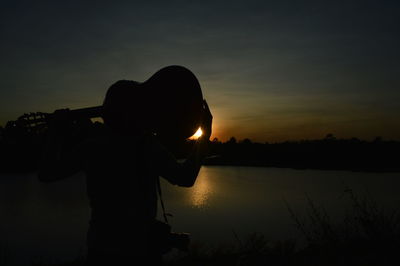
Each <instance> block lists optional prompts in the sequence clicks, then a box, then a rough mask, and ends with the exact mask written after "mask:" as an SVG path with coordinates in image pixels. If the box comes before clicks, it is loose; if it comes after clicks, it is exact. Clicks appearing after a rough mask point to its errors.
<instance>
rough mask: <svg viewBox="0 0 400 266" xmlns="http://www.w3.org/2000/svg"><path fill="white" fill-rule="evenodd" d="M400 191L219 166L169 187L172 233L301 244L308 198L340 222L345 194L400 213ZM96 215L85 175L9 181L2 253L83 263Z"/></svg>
mask: <svg viewBox="0 0 400 266" xmlns="http://www.w3.org/2000/svg"><path fill="white" fill-rule="evenodd" d="M399 185H400V173H385V174H378V173H357V172H345V171H317V170H293V169H279V168H262V167H220V166H206V167H202V169H201V171H200V174H199V177H198V179H197V181H196V184H195V185H194V187H192V188H181V187H176V186H172V185H169V184H168V183H166V182H162V187H163V197H164V203H165V205H166V209H167V211H168V212H170V213H172V214H173V217H172V218H170V222H171V224H172V227H173V230H174V231H176V232H189V233H191V238H192V241H194V242H202V243H205V244H207V245H211V246H213V245H218V244H219V243H226V242H228V243H229V242H231V243H233V242H234V241H237V240H236V238H235V234H236V235H237V236H238V237H239V238H240V239H245V238H246V237H247V236H248V235H249V234H251V233H254V232H260V233H263V234H264V235H265V236H266V237H267V238H269V239H271V240H280V239H281V240H284V239H288V238H298V237H300V234H299V232H297V231H296V229H295V228H294V226H293V220H292V219H291V216H290V213H289V211H288V208H287V204H289V205H290V207H291V208H292V209H293V210H294V211H295V212H297V213H299V214H300V215H301V214H304V213H305V210H306V207H307V197H309V198H311V199H312V200H313V201H314V202H315V203H316V204H317V205H322V206H324V207H325V208H326V210H327V211H328V213H329V214H330V215H331V217H332V219H333V220H335V219H340V218H341V217H343V213H344V212H345V210H346V209H348V208H349V207H350V201H349V199H348V197H346V196H345V195H344V193H343V192H344V190H345V189H346V188H351V189H353V190H354V191H355V192H356V193H358V194H360V195H364V194H365V193H368V194H369V195H370V196H371V197H372V198H374V199H375V200H376V201H377V202H378V204H380V205H382V206H385V208H387V209H394V208H396V207H397V206H400V193H399V190H400V188H399ZM159 209H161V208H159ZM89 214H90V209H89V206H88V200H87V198H86V188H85V180H84V176H83V175H76V176H74V177H71V178H69V179H65V180H63V181H59V182H56V183H51V184H45V183H40V182H39V181H38V180H37V179H36V176H35V175H34V174H26V175H11V174H2V175H0V254H1V253H2V252H4V251H5V252H6V254H8V256H10V259H11V260H12V261H13V262H14V263H17V262H18V263H22V262H24V263H28V262H30V261H31V260H32V259H34V260H38V259H39V258H43V259H44V260H46V261H48V260H54V261H57V260H61V261H63V260H66V259H73V258H76V257H77V256H78V254H80V253H81V254H84V252H85V238H86V230H87V225H88V220H89ZM0 256H1V255H0ZM0 260H1V257H0ZM11 265H12V264H11Z"/></svg>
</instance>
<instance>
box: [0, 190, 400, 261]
mask: <svg viewBox="0 0 400 266" xmlns="http://www.w3.org/2000/svg"><path fill="white" fill-rule="evenodd" d="M345 195H346V196H347V198H348V199H349V208H348V210H347V212H346V214H345V216H344V217H343V219H342V220H341V221H339V222H335V223H334V222H332V220H331V218H330V216H329V214H328V212H327V211H326V210H325V208H324V207H323V206H319V205H317V204H316V203H315V202H314V201H313V200H312V199H311V198H309V197H307V198H306V200H307V209H306V210H305V212H302V214H301V215H300V214H298V213H296V212H295V211H294V210H293V209H292V208H291V207H290V205H289V204H288V203H287V208H288V211H289V213H290V215H291V217H292V220H293V222H294V225H295V227H296V228H297V229H298V231H299V232H301V233H302V235H303V236H304V239H305V240H306V245H305V246H304V247H301V248H299V247H298V246H297V245H296V241H295V240H285V241H275V242H272V241H269V240H268V239H267V238H266V237H265V236H264V235H263V234H259V233H254V234H252V235H250V236H248V237H247V238H245V239H239V238H238V237H237V235H236V234H235V233H234V235H235V237H236V241H234V242H233V243H231V244H230V245H220V246H218V247H216V248H209V247H208V246H207V245H205V244H204V243H203V244H201V243H193V244H192V245H191V247H190V249H189V252H188V253H179V252H177V253H176V254H175V255H174V256H173V257H172V258H170V259H169V260H167V261H166V263H165V265H167V266H182V265H193V266H214V265H221V266H224V265H229V266H253V265H254V266H255V265H279V266H280V265H282V266H283V265H307V266H312V265H327V266H328V265H352V266H356V265H362V266H367V265H400V258H399V255H398V252H399V251H400V215H399V213H398V212H397V211H389V210H386V209H384V208H383V207H381V206H379V205H378V204H377V203H376V201H374V200H373V199H372V197H370V196H363V197H360V196H358V195H356V194H355V193H354V192H353V191H352V190H351V189H347V190H345ZM8 259H9V258H8V256H7V250H6V249H0V265H7V262H8ZM32 265H33V266H80V265H85V259H84V257H83V256H79V257H78V258H76V259H75V260H73V261H69V262H62V263H54V262H53V263H49V262H44V261H43V260H42V261H36V262H33V263H32Z"/></svg>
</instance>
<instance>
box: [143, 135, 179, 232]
mask: <svg viewBox="0 0 400 266" xmlns="http://www.w3.org/2000/svg"><path fill="white" fill-rule="evenodd" d="M145 142H146V137H145V138H143V140H142V145H141V146H142V147H141V149H142V151H143V154H145V152H144V143H145ZM145 165H146V171H147V174H148V177H150V172H151V171H150V169H151V168H150V166H149V162H148V161H146V159H145ZM156 187H157V192H158V198H159V199H160V203H161V208H162V212H163V217H164V220H165V223H167V224H168V225H169V221H168V216H171V217H172V214H170V213H167V212H166V211H165V205H164V200H163V198H162V192H161V182H160V177H159V176H157V177H156Z"/></svg>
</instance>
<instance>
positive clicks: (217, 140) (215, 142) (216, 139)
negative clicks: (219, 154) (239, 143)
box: [212, 138, 221, 144]
mask: <svg viewBox="0 0 400 266" xmlns="http://www.w3.org/2000/svg"><path fill="white" fill-rule="evenodd" d="M212 143H213V144H220V143H221V141H219V139H218V138H214V139H213V140H212Z"/></svg>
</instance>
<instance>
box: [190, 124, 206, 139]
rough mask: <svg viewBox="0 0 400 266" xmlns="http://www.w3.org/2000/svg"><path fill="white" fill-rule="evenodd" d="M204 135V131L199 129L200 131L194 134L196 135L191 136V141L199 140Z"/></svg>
mask: <svg viewBox="0 0 400 266" xmlns="http://www.w3.org/2000/svg"><path fill="white" fill-rule="evenodd" d="M202 134H203V131H202V130H201V128H200V127H199V129H198V130H197V131H196V133H194V135H193V136H191V137H190V138H189V139H198V138H200V137H201V135H202Z"/></svg>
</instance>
